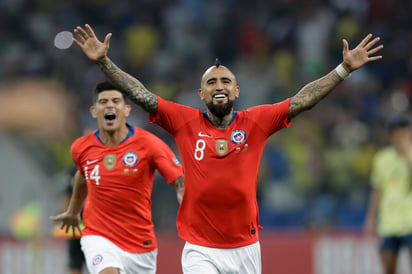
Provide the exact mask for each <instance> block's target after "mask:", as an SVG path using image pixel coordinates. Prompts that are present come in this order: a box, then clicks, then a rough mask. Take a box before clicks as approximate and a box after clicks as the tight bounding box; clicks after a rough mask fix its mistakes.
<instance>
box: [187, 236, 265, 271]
mask: <svg viewBox="0 0 412 274" xmlns="http://www.w3.org/2000/svg"><path fill="white" fill-rule="evenodd" d="M182 269H183V273H185V274H222V273H231V274H261V273H262V262H261V255H260V243H259V242H256V243H254V244H251V245H247V246H242V247H238V248H210V247H204V246H199V245H194V244H191V243H189V242H186V244H185V246H184V248H183V252H182Z"/></svg>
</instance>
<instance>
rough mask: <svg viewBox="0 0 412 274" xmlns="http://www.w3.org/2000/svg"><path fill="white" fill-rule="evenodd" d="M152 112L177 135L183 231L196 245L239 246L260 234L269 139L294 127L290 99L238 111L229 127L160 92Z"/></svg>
mask: <svg viewBox="0 0 412 274" xmlns="http://www.w3.org/2000/svg"><path fill="white" fill-rule="evenodd" d="M158 102H159V104H158V111H157V116H156V117H154V116H152V115H149V119H150V121H151V122H153V123H157V124H159V125H160V126H161V127H163V128H164V129H166V130H167V131H168V132H169V133H170V134H172V135H173V137H174V138H175V141H176V144H177V147H178V149H179V153H180V156H181V158H182V162H183V169H184V172H185V193H184V196H183V201H182V204H181V205H180V208H179V212H178V217H177V228H178V231H179V236H180V237H181V238H182V239H184V240H185V241H188V242H190V243H193V244H197V245H202V246H208V247H216V248H235V247H240V246H245V245H249V244H252V243H254V242H256V241H257V240H258V239H259V236H258V231H259V230H260V229H261V228H260V226H259V217H258V205H257V200H256V188H257V177H258V170H259V164H260V159H261V156H262V153H263V148H264V146H265V143H266V140H267V139H268V137H269V136H270V135H271V134H273V133H274V132H276V131H278V130H280V129H282V128H284V127H288V126H289V125H290V121H289V119H288V112H289V99H288V100H285V101H283V102H281V103H279V104H274V105H262V106H257V107H253V108H250V109H247V110H243V111H240V112H235V113H234V118H233V120H232V122H231V123H230V125H229V127H228V128H226V129H219V128H216V127H215V126H214V125H213V124H212V123H211V122H210V121H209V120H208V118H207V116H206V114H204V113H202V112H201V111H200V110H197V109H193V108H191V107H187V106H183V105H179V104H176V103H173V102H169V101H166V100H163V99H161V98H160V97H158Z"/></svg>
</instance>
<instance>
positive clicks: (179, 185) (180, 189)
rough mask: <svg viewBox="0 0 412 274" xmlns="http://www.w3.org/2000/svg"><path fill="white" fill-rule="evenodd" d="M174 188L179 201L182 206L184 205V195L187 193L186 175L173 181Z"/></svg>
mask: <svg viewBox="0 0 412 274" xmlns="http://www.w3.org/2000/svg"><path fill="white" fill-rule="evenodd" d="M172 186H173V188H174V189H175V190H176V194H177V201H178V202H179V205H180V204H181V203H182V199H183V194H184V192H185V184H184V175H182V176H180V177H179V178H177V179H176V180H175V181H173V183H172Z"/></svg>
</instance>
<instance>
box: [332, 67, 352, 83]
mask: <svg viewBox="0 0 412 274" xmlns="http://www.w3.org/2000/svg"><path fill="white" fill-rule="evenodd" d="M335 71H336V73H337V74H338V75H339V77H340V78H342V79H343V80H345V79H346V78H348V77H349V76H350V75H351V74H350V73H349V72H348V71H347V70H346V69H345V68H344V67H343V66H342V64H339V65H338V66H337V67H336V68H335Z"/></svg>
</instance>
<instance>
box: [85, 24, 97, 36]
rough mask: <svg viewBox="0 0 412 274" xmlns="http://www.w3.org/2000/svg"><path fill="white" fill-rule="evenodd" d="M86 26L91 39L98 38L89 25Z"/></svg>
mask: <svg viewBox="0 0 412 274" xmlns="http://www.w3.org/2000/svg"><path fill="white" fill-rule="evenodd" d="M84 26H85V28H86V29H87V32H88V33H89V35H90V37H96V34H94V31H93V29H92V27H91V26H90V25H89V24H85V25H84Z"/></svg>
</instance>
